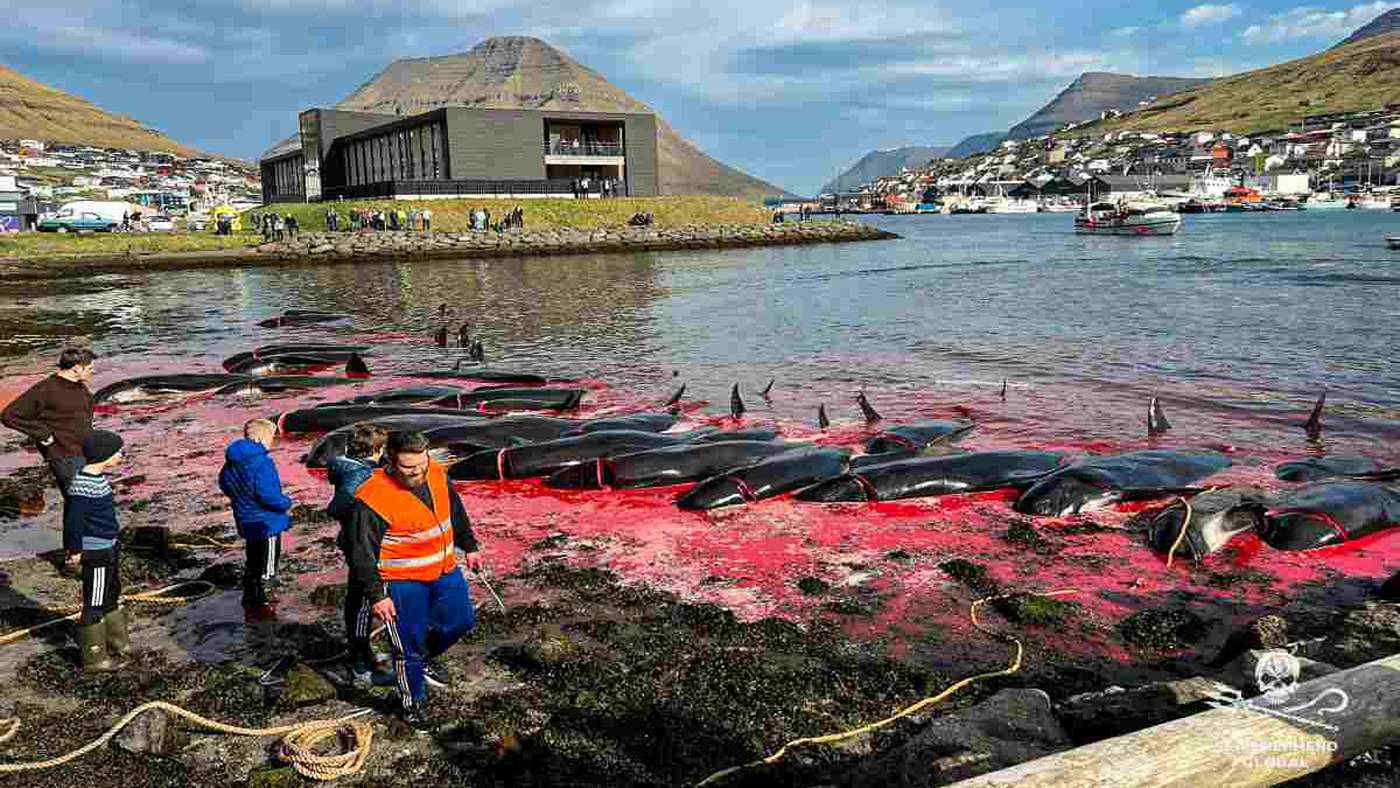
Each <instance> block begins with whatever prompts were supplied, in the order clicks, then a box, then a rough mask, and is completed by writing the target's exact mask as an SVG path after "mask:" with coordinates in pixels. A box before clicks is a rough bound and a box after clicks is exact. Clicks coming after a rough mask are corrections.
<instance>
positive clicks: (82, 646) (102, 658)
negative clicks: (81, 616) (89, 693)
mask: <svg viewBox="0 0 1400 788" xmlns="http://www.w3.org/2000/svg"><path fill="white" fill-rule="evenodd" d="M78 653H79V654H80V655H81V657H82V665H83V672H84V673H110V672H112V671H114V670H116V669H117V666H116V665H114V664H112V660H111V658H110V657H108V656H107V625H106V624H105V623H103V622H101V621H99V622H97V623H96V624H88V625H87V626H83V627H78Z"/></svg>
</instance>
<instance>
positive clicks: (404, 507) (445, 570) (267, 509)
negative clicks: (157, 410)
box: [0, 215, 482, 730]
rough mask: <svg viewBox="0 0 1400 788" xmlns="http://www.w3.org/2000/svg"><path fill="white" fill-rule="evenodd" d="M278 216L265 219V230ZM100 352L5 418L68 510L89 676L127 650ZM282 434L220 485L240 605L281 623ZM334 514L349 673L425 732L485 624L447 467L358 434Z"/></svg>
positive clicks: (236, 446) (264, 425)
mask: <svg viewBox="0 0 1400 788" xmlns="http://www.w3.org/2000/svg"><path fill="white" fill-rule="evenodd" d="M270 218H271V215H268V216H265V217H264V218H263V223H264V226H266V222H267V221H268V220H269V219H270ZM95 360H96V355H95V354H94V353H93V352H92V350H91V349H90V348H86V347H68V348H65V349H64V350H63V351H62V352H61V353H60V354H59V358H58V369H57V371H56V372H54V374H52V375H50V376H49V377H47V378H45V379H43V380H42V381H40V382H38V383H36V384H35V385H34V386H32V387H30V389H29V390H27V391H25V392H24V393H23V394H21V395H20V396H19V397H17V398H16V399H15V400H13V401H12V402H11V403H10V404H9V405H7V406H6V407H5V408H4V410H3V411H0V423H3V424H4V425H5V426H6V427H9V428H10V429H13V430H17V431H19V432H21V433H23V434H24V435H25V436H26V437H27V438H28V439H29V440H30V441H31V442H32V443H33V444H34V445H35V446H36V447H37V448H38V450H39V452H40V455H41V456H42V457H43V458H44V461H45V463H46V464H47V465H48V467H49V470H50V472H51V474H52V476H53V478H54V481H55V483H56V484H57V486H58V489H59V493H60V495H61V496H62V501H63V540H62V541H63V545H62V546H63V553H64V556H65V558H64V559H63V562H62V566H63V567H64V569H65V571H67V572H70V573H71V572H75V571H76V572H78V573H79V574H80V576H81V585H82V599H81V606H82V610H81V613H80V614H79V618H78V630H77V641H78V646H79V653H80V658H79V659H80V663H81V667H82V669H83V670H84V671H86V672H93V673H106V672H114V671H119V670H121V669H122V668H123V667H124V666H125V665H126V664H127V660H128V657H129V652H130V638H129V636H128V626H127V620H126V616H125V613H124V612H123V611H122V609H121V605H120V601H121V580H120V577H119V566H120V550H121V546H120V545H121V539H120V534H119V527H118V521H117V512H116V502H115V496H114V493H113V490H112V485H111V483H110V481H109V480H108V474H109V473H110V472H111V471H112V470H113V469H114V468H116V467H117V466H118V465H120V464H121V462H122V461H123V449H124V443H123V440H122V438H121V436H120V435H118V434H116V433H114V432H109V431H106V430H96V429H93V424H92V422H93V396H92V393H91V392H90V391H89V389H88V386H87V384H88V383H89V382H91V380H92V376H93V367H94V364H95ZM276 435H277V426H276V425H275V424H274V423H273V422H271V421H269V420H267V419H262V418H256V419H251V420H249V421H247V422H246V423H244V424H243V428H242V437H241V438H238V439H236V440H234V441H232V442H231V443H230V445H229V446H228V447H227V449H226V450H225V452H224V465H223V468H222V469H221V470H220V472H219V478H218V484H219V488H220V490H222V491H223V493H224V495H226V496H227V497H228V499H229V502H230V504H231V509H232V514H233V520H234V524H235V526H236V527H237V530H238V535H239V537H240V538H241V539H242V540H243V541H244V553H245V559H246V560H245V564H244V569H243V578H242V603H243V608H244V611H245V618H246V619H247V620H248V621H250V622H252V621H258V620H266V619H268V618H271V617H275V615H276V611H275V607H274V605H275V602H276V594H275V589H276V588H277V586H278V585H279V584H278V581H277V572H278V566H279V563H280V561H281V556H282V535H283V534H284V533H285V532H286V531H287V529H288V528H289V527H290V525H291V511H292V508H293V501H292V499H291V498H289V497H288V496H287V495H286V494H285V492H284V491H283V489H282V483H281V478H280V476H279V474H278V471H277V465H276V463H275V461H274V460H273V458H272V456H271V454H270V453H269V450H270V449H271V448H272V446H273V444H274V442H275V440H276ZM327 480H328V481H329V482H330V485H331V490H330V497H329V500H328V502H327V504H326V511H327V513H328V514H330V516H332V517H333V518H335V520H337V521H338V522H339V524H340V532H339V535H338V536H337V538H336V543H337V545H339V547H340V549H341V553H342V555H343V557H344V559H345V563H346V568H347V578H346V598H345V604H344V621H345V637H346V646H347V649H346V653H347V655H348V656H347V665H346V667H347V668H348V674H349V676H350V679H351V681H352V682H353V683H355V684H356V685H359V686H370V685H383V686H390V685H392V686H395V687H396V688H397V690H398V694H399V697H400V701H401V704H400V706H401V715H402V717H403V719H404V720H405V721H406V722H407V723H408V724H409V725H411V726H413V727H415V728H418V729H420V730H421V729H426V728H428V727H429V726H430V725H431V720H430V718H429V716H428V713H427V710H426V703H427V697H428V688H429V687H433V686H435V687H444V686H447V685H448V684H449V683H450V682H451V680H452V679H451V675H450V673H449V672H448V671H447V669H446V668H445V667H444V666H443V665H442V663H441V662H440V661H439V660H438V657H439V656H440V655H441V654H443V653H444V652H445V651H446V650H447V649H449V648H451V647H452V646H453V645H454V644H455V643H456V642H457V641H458V640H460V639H461V638H462V637H463V636H465V635H466V634H467V633H469V632H470V631H471V630H472V629H473V628H474V627H475V625H476V610H475V607H474V606H473V604H472V600H471V592H470V590H469V588H468V586H467V581H466V578H465V577H464V576H463V574H462V567H463V566H465V567H466V568H467V569H470V570H472V571H473V572H477V571H479V570H480V569H481V566H482V563H481V560H482V550H481V546H480V543H479V542H478V541H477V539H476V536H475V534H474V532H473V530H472V525H471V521H470V519H469V518H468V517H467V512H466V509H465V507H464V506H463V505H462V500H461V498H460V497H459V496H458V494H457V492H456V491H455V490H454V489H453V488H452V486H451V485H450V484H449V483H448V481H447V472H446V470H445V468H444V467H443V466H442V465H440V464H438V463H436V462H434V461H433V460H432V459H431V458H430V457H429V456H428V442H427V439H426V438H425V437H424V436H423V435H422V433H418V432H393V433H386V432H385V431H384V430H383V429H381V428H378V427H374V426H368V425H361V426H360V427H357V428H356V429H355V431H354V435H353V436H352V438H351V440H350V441H349V443H348V446H347V449H346V453H345V455H344V456H342V457H338V458H336V459H335V460H334V461H333V462H332V463H331V464H330V468H329V472H328V474H327ZM373 619H377V620H378V621H380V622H382V623H383V624H384V626H385V628H386V630H387V632H388V636H389V637H388V641H389V644H390V648H391V651H392V671H390V670H386V669H384V668H382V667H381V666H380V665H379V664H378V663H377V662H376V659H375V653H374V651H373V650H372V649H371V648H370V625H371V622H372V620H373Z"/></svg>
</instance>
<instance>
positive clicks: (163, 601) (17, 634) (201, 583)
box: [0, 580, 215, 742]
mask: <svg viewBox="0 0 1400 788" xmlns="http://www.w3.org/2000/svg"><path fill="white" fill-rule="evenodd" d="M189 587H195V588H198V589H200V590H199V591H198V592H197V593H194V594H186V595H184V596H166V594H169V593H171V592H173V591H177V590H179V589H182V588H189ZM214 589H215V586H214V584H213V583H210V582H209V581H207V580H186V581H185V582H183V583H176V584H175V585H173V586H166V587H165V588H159V589H156V590H155V591H142V592H141V593H138V594H126V595H124V596H122V598H121V601H122V602H140V603H143V604H150V605H180V604H184V603H185V602H191V601H193V600H195V599H199V598H200V597H202V596H206V595H208V594H209V593H210V592H211V591H213V590H214ZM63 609H64V610H76V612H74V613H70V614H69V615H66V616H63V617H62V618H55V619H52V620H50V621H45V622H44V623H42V624H35V625H34V626H32V627H29V628H28V629H20V630H16V631H14V632H10V633H8V634H5V635H3V636H0V646H4V645H8V644H10V643H13V642H15V641H16V640H22V639H23V638H25V637H28V636H29V635H30V634H32V633H34V632H37V631H39V630H41V629H46V628H48V627H51V626H53V625H54V624H58V623H61V622H64V621H76V620H77V619H78V617H79V616H80V615H82V607H81V606H79V607H77V608H71V607H68V608H63ZM3 741H4V739H0V742H3Z"/></svg>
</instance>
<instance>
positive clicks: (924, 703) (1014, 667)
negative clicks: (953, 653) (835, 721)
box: [697, 588, 1079, 788]
mask: <svg viewBox="0 0 1400 788" xmlns="http://www.w3.org/2000/svg"><path fill="white" fill-rule="evenodd" d="M1026 593H1028V594H1030V595H1032V596H1064V595H1065V594H1077V593H1079V590H1078V589H1074V588H1065V589H1060V590H1057V591H1043V592H1026ZM1010 596H1015V594H1014V593H1006V594H993V595H992V596H986V597H982V598H981V599H978V600H976V601H974V602H973V603H972V607H971V609H969V610H968V615H969V616H970V617H971V619H972V625H973V626H974V627H976V628H977V629H978V630H980V631H981V632H983V633H984V634H987V635H990V636H992V637H995V638H1002V639H1009V640H1010V641H1011V642H1012V643H1013V644H1014V645H1015V646H1016V651H1015V654H1014V656H1013V657H1012V659H1011V664H1010V665H1008V666H1007V667H1006V668H1004V669H1002V670H995V671H991V672H989V673H979V674H977V675H976V676H969V677H967V678H965V679H963V680H962V681H959V682H958V683H956V684H954V685H952V686H951V687H949V688H947V689H945V690H943V691H942V692H940V693H938V694H937V695H934V696H933V697H930V698H924V699H923V700H921V701H919V702H917V703H914V704H913V705H910V706H906V707H904V708H903V709H901V710H899V711H898V712H895V713H894V714H893V715H892V716H889V717H886V718H885V719H883V720H879V721H878V722H872V723H870V724H869V725H862V726H860V727H859V728H852V729H851V730H848V731H841V732H840V733H830V734H827V735H825V736H809V737H805V738H801V739H793V740H792V741H790V742H788V743H787V744H784V745H783V746H782V747H781V748H780V749H779V750H778V751H777V752H775V753H773V754H772V755H770V756H768V757H766V758H759V759H758V760H756V761H750V762H749V763H745V764H742V765H740V766H731V767H729V768H728V769H721V770H720V771H717V772H715V773H714V774H712V775H710V776H709V777H706V778H705V779H703V780H701V781H700V782H699V783H698V784H697V788H699V786H703V785H709V784H711V783H713V782H715V781H717V780H722V779H724V778H725V777H728V776H729V775H731V774H734V773H735V772H741V771H744V770H745V769H751V768H753V767H755V766H762V765H765V764H772V763H777V762H778V760H779V759H781V758H782V757H783V756H784V755H786V754H787V751H788V749H789V748H792V747H796V746H798V745H802V744H831V743H833V742H838V741H843V740H845V739H849V738H852V737H854V736H859V735H861V734H864V733H870V732H871V731H875V730H879V729H880V728H883V727H885V726H886V725H889V724H890V723H893V722H894V721H896V720H899V719H901V718H903V717H907V716H909V715H910V714H913V713H915V712H917V711H920V710H922V709H925V708H928V707H929V706H932V705H934V704H935V703H938V702H939V701H942V700H944V699H945V698H947V697H948V696H950V695H952V694H953V693H955V692H957V691H958V690H960V689H962V688H963V687H966V686H967V685H969V684H972V683H974V682H978V681H982V680H984V679H990V678H996V677H997V676H1009V675H1011V674H1013V673H1015V672H1017V671H1019V670H1020V669H1021V657H1022V656H1024V654H1025V647H1024V646H1022V645H1021V641H1020V639H1019V638H1017V637H1015V636H1013V635H1007V634H1003V633H1000V632H993V631H992V630H989V629H987V628H986V627H984V626H982V623H981V622H980V621H978V620H977V608H979V607H981V606H982V605H984V604H986V603H988V602H991V601H993V600H996V599H1005V598H1007V597H1010Z"/></svg>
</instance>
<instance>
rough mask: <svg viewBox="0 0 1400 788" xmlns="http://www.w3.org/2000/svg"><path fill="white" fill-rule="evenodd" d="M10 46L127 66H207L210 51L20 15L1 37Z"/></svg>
mask: <svg viewBox="0 0 1400 788" xmlns="http://www.w3.org/2000/svg"><path fill="white" fill-rule="evenodd" d="M0 36H3V37H4V38H6V39H9V40H10V42H11V43H13V44H19V43H23V44H27V45H31V46H37V47H39V48H41V49H47V50H50V51H54V52H62V53H65V54H73V55H83V56H88V57H92V56H104V57H109V58H113V59H116V60H121V61H125V62H129V63H169V64H172V65H196V64H200V63H207V62H208V61H209V59H210V54H209V50H208V49H205V48H204V47H202V46H198V45H196V44H189V43H186V42H184V41H178V40H175V39H172V38H163V37H160V36H148V35H144V34H141V33H131V32H127V31H125V30H113V29H111V28H106V27H100V26H94V25H88V24H84V23H82V22H74V21H73V20H71V19H57V18H53V17H49V16H32V17H29V18H25V17H24V16H23V15H21V17H20V21H19V23H18V25H17V26H11V27H8V28H7V29H6V30H5V32H4V33H0Z"/></svg>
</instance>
